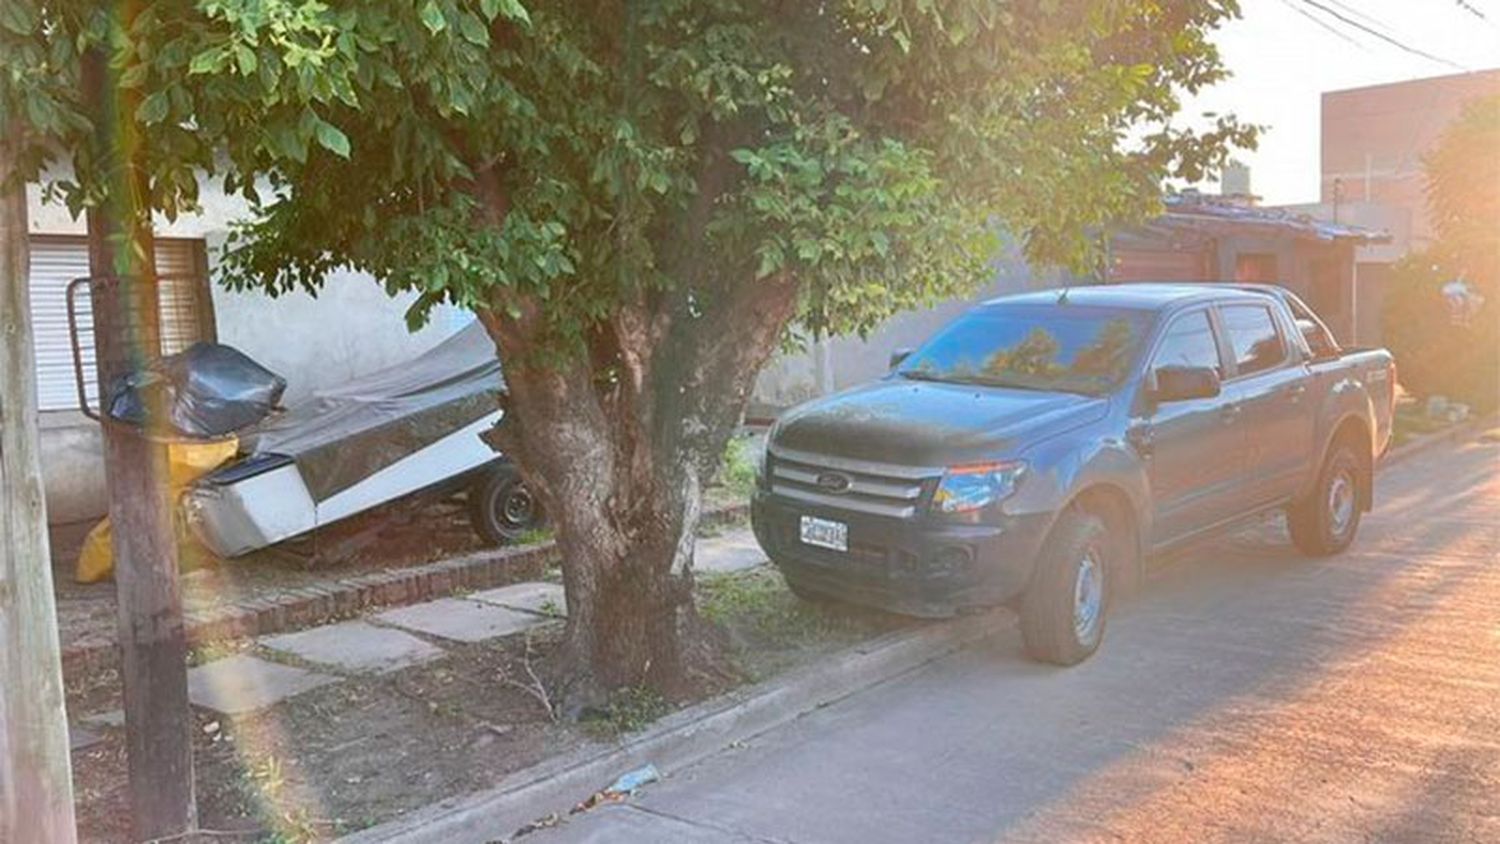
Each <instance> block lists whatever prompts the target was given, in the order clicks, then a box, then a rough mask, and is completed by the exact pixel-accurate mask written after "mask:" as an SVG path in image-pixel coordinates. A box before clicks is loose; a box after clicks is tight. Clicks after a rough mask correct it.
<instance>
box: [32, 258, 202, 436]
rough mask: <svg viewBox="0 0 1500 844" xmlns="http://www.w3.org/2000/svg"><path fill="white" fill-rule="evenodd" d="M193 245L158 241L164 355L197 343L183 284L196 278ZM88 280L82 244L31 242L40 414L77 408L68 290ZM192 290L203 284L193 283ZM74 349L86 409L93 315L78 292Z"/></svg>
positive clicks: (92, 381) (92, 385)
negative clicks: (76, 349) (76, 345)
mask: <svg viewBox="0 0 1500 844" xmlns="http://www.w3.org/2000/svg"><path fill="white" fill-rule="evenodd" d="M197 247H198V242H197V241H193V240H181V239H173V240H158V241H157V242H156V265H157V273H158V274H160V275H162V276H164V277H167V278H168V279H170V280H171V281H170V283H167V284H164V285H163V289H162V293H161V300H162V301H161V309H162V346H163V351H164V352H165V353H167V354H171V353H172V352H177V351H181V350H182V349H184V348H186V347H187V346H189V345H191V344H192V343H193V342H194V341H195V340H197V339H199V337H198V334H199V331H198V322H197V319H198V314H197V307H198V306H197V302H198V301H199V300H198V298H197V297H196V291H195V290H194V289H193V284H192V283H189V282H188V281H187V279H189V278H190V277H192V276H194V275H195V274H196V273H197V256H196V254H195V252H196V249H197ZM88 274H89V249H88V241H87V239H85V238H82V237H72V236H68V237H64V236H39V237H33V238H31V277H30V279H29V281H30V287H31V321H32V333H33V335H34V337H35V343H36V374H37V405H38V407H39V408H40V409H42V410H69V409H76V408H77V407H78V387H77V383H76V379H75V378H74V375H73V349H72V345H71V341H70V340H69V337H68V297H67V289H68V284H69V283H70V282H71V281H73V280H74V279H77V278H85V277H87V276H88ZM196 283H197V284H206V283H207V282H206V281H204V280H198V281H197V282H196ZM75 304H76V305H77V307H78V327H79V338H78V340H79V346H80V348H81V350H82V352H83V355H82V356H83V379H84V386H85V388H86V389H87V391H88V396H89V401H90V403H91V404H92V403H94V402H95V401H96V397H97V395H98V390H97V389H96V380H97V379H96V376H95V374H94V333H93V325H94V323H93V315H92V311H91V310H90V308H89V297H88V295H87V291H82V290H80V291H79V295H78V297H77V299H76V301H75Z"/></svg>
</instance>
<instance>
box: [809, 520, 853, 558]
mask: <svg viewBox="0 0 1500 844" xmlns="http://www.w3.org/2000/svg"><path fill="white" fill-rule="evenodd" d="M802 541H803V542H804V543H806V544H808V545H816V546H818V547H819V548H829V549H831V550H834V551H848V550H849V526H848V525H846V524H844V523H843V522H835V521H834V520H832V519H819V518H817V517H816V516H803V517H802Z"/></svg>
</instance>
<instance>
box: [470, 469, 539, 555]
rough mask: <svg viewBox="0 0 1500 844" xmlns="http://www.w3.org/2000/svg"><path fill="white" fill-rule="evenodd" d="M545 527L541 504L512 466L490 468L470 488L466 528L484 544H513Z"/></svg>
mask: <svg viewBox="0 0 1500 844" xmlns="http://www.w3.org/2000/svg"><path fill="white" fill-rule="evenodd" d="M545 523H546V519H545V518H544V515H543V513H542V504H541V502H539V501H537V500H536V498H535V497H534V496H532V494H531V493H530V491H528V490H527V489H526V485H525V484H524V483H522V482H521V475H520V473H518V472H517V471H516V470H515V467H514V466H509V465H506V464H503V463H501V464H497V465H495V466H491V467H490V468H488V469H485V470H484V471H483V472H482V473H480V475H479V476H478V477H476V478H475V479H474V481H473V483H471V484H470V485H469V524H470V525H472V526H473V528H474V532H475V533H478V534H479V537H480V538H481V539H483V540H484V541H485V544H487V545H508V544H511V543H514V542H516V541H517V540H519V539H521V538H522V537H523V536H525V535H526V534H527V533H529V532H531V531H534V530H536V529H538V528H540V527H542V526H543V525H544V524H545Z"/></svg>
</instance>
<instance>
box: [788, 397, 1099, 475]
mask: <svg viewBox="0 0 1500 844" xmlns="http://www.w3.org/2000/svg"><path fill="white" fill-rule="evenodd" d="M1107 410H1108V400H1107V399H1104V398H1099V397H1095V396H1085V395H1080V394H1077V393H1058V392H1044V391H1039V390H1021V389H1012V388H1001V387H981V386H974V385H969V384H950V383H937V382H932V381H910V380H905V379H896V378H892V379H887V380H883V381H877V382H875V383H873V384H867V385H864V386H862V387H856V388H854V389H852V390H847V391H844V392H841V393H836V394H834V395H832V396H828V397H826V398H822V399H817V400H814V401H811V402H808V403H807V404H803V405H800V406H798V407H796V408H793V409H792V410H790V411H787V412H786V413H785V414H783V416H782V417H781V420H780V421H779V422H778V423H777V425H776V429H775V432H774V434H773V440H772V442H773V444H774V445H775V446H777V447H779V448H783V449H791V450H794V451H802V452H808V453H811V454H819V455H827V456H831V457H848V458H852V459H856V460H871V461H876V462H881V463H897V464H902V465H909V466H945V465H951V464H953V463H959V462H965V461H969V460H983V459H991V458H994V457H996V456H997V455H1001V454H1005V453H1013V452H1014V451H1015V450H1017V449H1018V448H1020V447H1021V446H1023V445H1027V444H1030V443H1031V442H1033V441H1036V440H1040V439H1042V438H1044V437H1047V436H1051V435H1053V434H1057V433H1062V432H1063V431H1067V430H1071V429H1073V428H1075V427H1078V426H1079V425H1084V424H1088V423H1089V422H1093V421H1095V420H1097V419H1100V418H1101V417H1103V415H1104V414H1105V412H1106V411H1107Z"/></svg>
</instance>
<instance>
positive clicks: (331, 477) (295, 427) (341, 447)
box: [243, 321, 505, 501]
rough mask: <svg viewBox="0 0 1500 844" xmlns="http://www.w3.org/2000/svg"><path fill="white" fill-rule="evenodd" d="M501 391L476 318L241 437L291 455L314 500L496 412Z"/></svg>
mask: <svg viewBox="0 0 1500 844" xmlns="http://www.w3.org/2000/svg"><path fill="white" fill-rule="evenodd" d="M504 389H505V382H504V381H503V380H502V379H501V376H500V362H499V360H498V359H497V358H496V357H495V345H494V342H493V341H491V340H490V337H489V335H488V334H486V333H485V331H484V328H483V326H481V325H480V324H479V323H478V322H477V321H476V322H474V323H471V324H470V325H469V326H468V327H467V328H464V329H463V330H461V331H459V332H458V333H457V334H455V335H453V336H452V337H450V338H449V339H447V340H445V341H443V342H442V343H440V344H438V345H437V346H436V347H434V348H432V349H431V350H430V351H428V352H426V353H424V354H422V355H421V356H419V357H417V358H415V359H413V360H409V361H406V362H405V363H400V364H396V365H395V366H392V367H388V368H386V369H382V370H380V371H379V372H373V373H371V374H369V375H366V376H364V377H362V378H356V379H354V380H353V381H349V382H347V383H345V384H342V385H340V386H338V387H334V388H331V389H327V390H321V391H319V392H317V393H314V394H313V395H312V396H311V397H309V398H307V399H305V400H303V401H300V402H298V403H297V404H295V405H294V406H292V407H290V408H288V409H287V410H286V411H285V412H284V413H280V414H278V415H275V416H272V417H271V418H269V419H267V420H266V421H265V422H263V423H261V424H260V425H259V426H258V427H257V428H255V429H254V431H253V432H251V433H250V434H248V435H246V436H245V437H243V440H244V442H245V446H246V448H247V449H248V450H249V451H250V452H252V453H253V454H255V455H270V454H280V455H285V456H287V457H290V458H292V459H293V460H295V461H296V463H297V468H298V469H299V470H300V471H301V473H302V480H303V482H304V483H306V484H307V489H308V492H310V493H311V494H312V497H313V499H314V500H316V501H323V500H325V499H327V498H328V497H329V496H332V495H333V494H335V493H337V492H340V491H342V490H345V489H348V488H349V487H351V486H353V485H354V484H356V483H358V482H360V481H362V480H364V479H365V478H367V477H369V476H370V475H372V474H374V473H375V472H377V471H379V470H381V469H383V468H385V467H386V466H389V465H391V464H392V463H395V462H396V461H398V460H400V459H401V458H403V457H406V456H407V455H409V454H412V453H414V452H416V451H417V450H419V449H421V448H423V447H425V446H428V445H431V444H432V443H434V442H436V441H438V440H440V439H442V438H443V437H445V436H447V435H449V434H451V433H453V432H454V431H457V430H459V429H461V428H463V427H464V426H465V425H469V424H471V423H473V422H475V421H477V420H479V419H481V418H483V417H484V416H485V415H486V414H489V413H493V412H494V411H495V410H496V407H497V405H496V399H497V397H498V396H499V394H500V393H501V392H502V391H503V390H504Z"/></svg>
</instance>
